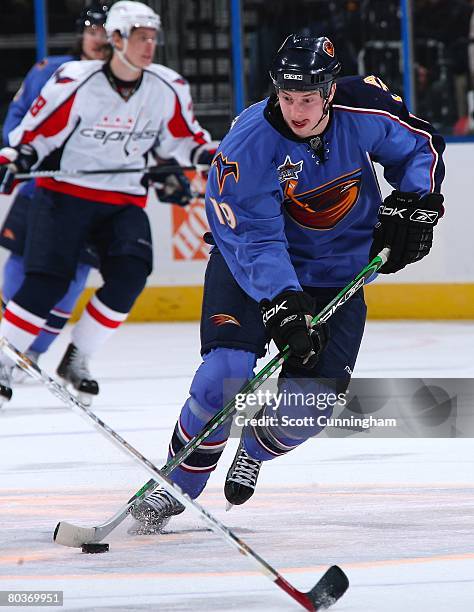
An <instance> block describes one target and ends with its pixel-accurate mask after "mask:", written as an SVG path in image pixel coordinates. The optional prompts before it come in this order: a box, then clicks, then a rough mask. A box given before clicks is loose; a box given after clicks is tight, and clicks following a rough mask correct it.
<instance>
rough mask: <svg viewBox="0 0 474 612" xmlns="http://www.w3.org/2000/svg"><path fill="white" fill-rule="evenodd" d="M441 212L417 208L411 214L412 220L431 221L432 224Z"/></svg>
mask: <svg viewBox="0 0 474 612" xmlns="http://www.w3.org/2000/svg"><path fill="white" fill-rule="evenodd" d="M438 217H439V214H438V213H437V212H435V211H433V210H422V209H420V208H417V209H416V210H415V212H413V213H412V214H411V216H410V220H411V221H418V222H419V223H429V224H430V225H431V224H433V223H435V222H436V220H437V219H438Z"/></svg>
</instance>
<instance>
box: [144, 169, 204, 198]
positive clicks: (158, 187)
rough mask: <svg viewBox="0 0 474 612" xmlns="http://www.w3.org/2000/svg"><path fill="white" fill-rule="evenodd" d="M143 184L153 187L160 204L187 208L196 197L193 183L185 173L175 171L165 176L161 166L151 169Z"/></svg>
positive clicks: (145, 175)
mask: <svg viewBox="0 0 474 612" xmlns="http://www.w3.org/2000/svg"><path fill="white" fill-rule="evenodd" d="M142 184H143V185H145V187H153V188H154V189H155V191H156V195H157V196H158V199H159V200H160V202H166V203H168V204H177V205H178V206H187V205H188V204H189V203H190V202H191V201H192V200H193V198H194V197H195V195H194V194H193V192H192V190H191V183H190V182H189V180H188V178H187V177H186V175H185V174H184V172H182V171H181V172H179V171H174V172H170V173H169V174H165V173H164V172H163V170H162V169H160V166H157V167H156V170H155V169H154V168H149V169H148V171H147V172H145V174H144V175H143V179H142Z"/></svg>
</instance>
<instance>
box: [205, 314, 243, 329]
mask: <svg viewBox="0 0 474 612" xmlns="http://www.w3.org/2000/svg"><path fill="white" fill-rule="evenodd" d="M209 319H210V320H211V321H212V322H213V323H214V325H217V327H221V325H237V326H238V327H240V326H241V325H240V323H239V321H238V320H237V319H236V318H235V317H233V316H232V315H230V314H224V313H220V314H215V315H212V317H209Z"/></svg>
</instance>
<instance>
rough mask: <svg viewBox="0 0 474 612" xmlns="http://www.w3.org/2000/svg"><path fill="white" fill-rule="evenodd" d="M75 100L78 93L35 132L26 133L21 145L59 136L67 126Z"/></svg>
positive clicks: (66, 101)
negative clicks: (41, 137) (39, 137)
mask: <svg viewBox="0 0 474 612" xmlns="http://www.w3.org/2000/svg"><path fill="white" fill-rule="evenodd" d="M75 98H76V92H74V93H73V94H72V95H71V96H69V98H67V100H65V101H64V102H63V103H62V104H61V106H58V108H56V109H55V110H54V111H53V112H52V113H51V115H49V116H48V117H46V119H44V120H43V121H42V122H41V123H40V124H39V125H38V126H37V127H36V128H35V129H34V130H30V131H25V132H24V133H23V136H22V139H21V144H28V143H30V142H32V141H33V140H34V139H35V138H37V137H38V136H44V137H45V138H50V137H51V136H55V135H56V134H59V132H61V130H63V129H64V128H65V127H66V126H67V123H68V121H69V116H70V114H71V109H72V106H73V104H74V100H75Z"/></svg>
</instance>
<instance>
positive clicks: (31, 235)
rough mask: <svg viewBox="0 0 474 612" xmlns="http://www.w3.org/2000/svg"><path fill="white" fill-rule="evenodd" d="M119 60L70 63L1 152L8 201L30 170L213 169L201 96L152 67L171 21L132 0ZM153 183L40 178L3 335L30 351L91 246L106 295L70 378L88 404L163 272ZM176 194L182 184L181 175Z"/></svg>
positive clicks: (5, 386)
mask: <svg viewBox="0 0 474 612" xmlns="http://www.w3.org/2000/svg"><path fill="white" fill-rule="evenodd" d="M105 28H106V31H107V36H108V38H109V41H110V43H111V44H112V47H113V54H112V57H111V60H110V61H109V62H102V61H90V62H69V63H67V64H64V65H63V66H61V67H60V68H59V69H58V70H57V71H56V73H55V74H54V75H53V76H52V77H51V79H50V80H49V81H48V83H47V84H46V85H45V87H44V88H43V89H42V91H41V93H40V95H39V96H38V98H37V99H36V100H35V102H34V103H33V105H32V106H31V108H30V110H29V112H28V113H27V115H26V116H25V118H24V119H23V121H22V122H21V123H20V125H19V126H18V127H17V128H16V129H15V130H14V131H13V132H12V133H11V134H10V145H11V146H10V147H8V148H4V149H2V150H0V183H1V185H2V191H3V193H8V192H10V191H11V190H12V188H13V185H14V183H15V172H28V171H29V170H30V169H32V168H33V169H37V168H41V169H60V170H64V171H65V173H66V172H67V171H71V170H77V169H85V170H100V169H109V168H115V169H118V170H123V169H132V168H133V169H142V168H145V166H146V165H147V163H148V161H149V160H150V159H153V158H154V159H156V158H159V159H162V160H168V159H171V158H172V159H175V160H176V161H177V162H178V163H179V164H181V165H192V164H196V163H200V164H206V163H209V162H210V161H211V159H212V155H213V152H214V148H215V147H214V145H213V143H212V142H211V140H210V136H209V134H208V133H207V132H206V131H205V130H203V129H202V128H201V126H200V125H199V123H198V122H197V121H196V119H195V117H194V115H193V110H192V101H191V97H190V91H189V86H188V84H187V83H186V81H185V80H184V79H183V78H182V77H181V76H180V75H179V74H177V73H176V72H174V71H173V70H170V69H169V68H166V67H164V66H161V65H157V64H152V60H153V57H154V53H155V48H156V44H157V40H158V37H159V35H160V32H161V24H160V18H159V16H158V15H157V14H156V13H154V11H153V10H152V9H151V8H149V7H147V6H146V5H144V4H142V3H141V2H132V1H120V2H117V3H116V4H114V5H113V7H112V8H111V10H110V11H109V14H108V17H107V21H106V24H105ZM153 182H154V177H153V173H151V174H150V173H145V174H143V173H140V172H136V173H135V172H133V173H117V174H114V173H110V174H99V175H97V174H94V175H86V176H80V177H77V176H76V177H72V176H67V175H66V174H65V175H64V176H63V177H59V178H57V179H54V178H44V179H37V182H36V192H35V195H34V198H35V202H34V206H33V207H32V209H33V211H34V212H33V214H32V218H31V222H30V223H29V227H28V234H27V238H26V250H25V271H26V277H25V281H24V283H23V284H22V285H21V287H20V289H19V290H18V292H17V293H16V294H15V295H14V296H13V298H12V299H11V300H10V301H9V303H8V306H7V309H6V310H5V313H4V316H3V319H2V322H1V325H0V335H1V336H4V337H5V338H6V339H7V340H8V341H10V342H11V343H12V344H13V345H14V346H15V347H16V348H17V349H19V350H20V351H22V352H24V351H26V350H27V349H28V348H29V346H30V345H31V344H32V342H33V341H34V339H35V337H36V336H37V334H38V333H39V331H40V329H41V328H42V326H43V324H44V321H45V319H46V317H47V316H48V313H49V310H50V309H51V307H52V306H54V304H55V303H56V302H57V300H58V299H59V298H60V297H61V296H62V295H63V294H64V293H65V291H66V289H67V287H68V284H69V282H70V280H71V278H72V277H73V275H74V272H75V269H76V266H77V261H78V255H79V253H80V251H81V249H82V247H83V245H84V244H85V242H86V241H87V242H91V243H92V244H94V246H95V247H96V249H97V252H98V253H99V257H100V272H101V275H102V277H103V281H104V283H103V285H102V287H100V289H98V291H97V292H96V293H95V295H94V296H93V297H92V299H91V300H90V301H89V303H88V304H87V306H86V308H85V311H84V313H83V315H82V317H81V319H80V321H79V322H78V323H77V325H76V326H75V327H74V329H73V332H72V343H71V344H70V345H69V347H68V349H67V351H66V353H65V355H64V357H63V360H62V362H61V364H60V365H59V368H58V373H59V375H60V376H62V377H63V378H64V379H65V380H66V381H67V382H69V383H71V384H72V385H73V386H74V387H75V388H76V389H77V390H78V391H79V392H81V393H82V394H86V395H87V397H88V398H90V396H91V395H96V394H97V393H98V392H99V387H98V383H97V382H96V381H95V380H94V379H93V377H92V375H91V374H90V372H89V367H88V361H89V358H90V356H91V355H93V354H94V353H95V351H97V350H98V349H99V348H100V347H101V346H102V345H103V344H104V342H105V341H106V340H107V339H108V338H109V337H110V335H111V334H112V333H113V332H114V331H115V330H116V329H117V328H118V327H119V326H120V324H121V323H122V322H123V321H124V320H125V319H126V318H127V315H128V313H129V311H130V309H131V308H132V306H133V304H134V302H135V300H136V298H137V297H138V295H139V294H140V293H141V291H142V289H143V288H144V286H145V283H146V279H147V276H148V275H149V274H150V272H151V270H152V261H153V257H152V244H151V231H150V226H149V221H148V217H147V215H146V213H145V212H144V210H143V208H144V207H145V205H146V200H147V191H148V188H149V186H150V185H153ZM175 184H178V185H180V184H181V183H180V181H179V177H178V180H177V181H175ZM11 369H12V364H11V363H9V361H8V360H7V359H6V358H5V357H4V356H1V357H0V399H2V400H3V401H5V400H9V399H10V398H11V395H12V392H11V385H10V379H11Z"/></svg>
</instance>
